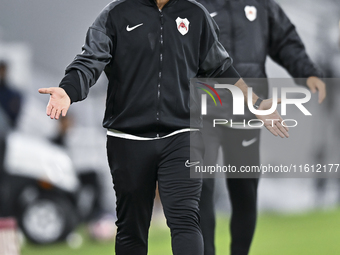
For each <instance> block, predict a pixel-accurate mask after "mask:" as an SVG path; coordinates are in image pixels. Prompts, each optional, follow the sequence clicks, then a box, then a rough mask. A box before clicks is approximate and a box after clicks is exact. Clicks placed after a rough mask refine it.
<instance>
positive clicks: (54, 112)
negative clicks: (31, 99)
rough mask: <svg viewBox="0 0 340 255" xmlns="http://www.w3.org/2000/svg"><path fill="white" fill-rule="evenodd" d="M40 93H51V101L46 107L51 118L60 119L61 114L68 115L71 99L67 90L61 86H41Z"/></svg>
mask: <svg viewBox="0 0 340 255" xmlns="http://www.w3.org/2000/svg"><path fill="white" fill-rule="evenodd" d="M39 93H40V94H50V95H51V96H50V101H49V102H48V104H47V107H46V114H47V116H50V117H51V119H56V120H57V119H59V116H60V114H62V116H63V117H65V116H66V113H67V111H68V108H69V107H70V105H71V99H70V98H69V96H68V95H67V94H66V92H65V90H64V89H62V88H59V87H51V88H41V89H39Z"/></svg>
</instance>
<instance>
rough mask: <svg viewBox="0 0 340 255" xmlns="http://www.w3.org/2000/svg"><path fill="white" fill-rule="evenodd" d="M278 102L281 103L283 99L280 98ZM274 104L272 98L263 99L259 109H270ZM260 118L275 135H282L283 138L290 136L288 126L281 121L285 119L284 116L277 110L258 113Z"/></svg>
mask: <svg viewBox="0 0 340 255" xmlns="http://www.w3.org/2000/svg"><path fill="white" fill-rule="evenodd" d="M277 103H278V104H280V103H281V99H278V102H277ZM272 104H273V100H272V99H266V100H263V101H262V102H261V104H260V106H259V108H258V110H268V109H270V108H271V106H272ZM256 117H257V118H258V119H259V120H262V121H263V122H264V126H265V127H266V128H267V129H268V130H269V131H270V132H271V133H272V134H273V135H275V136H280V137H281V138H285V137H287V138H288V137H289V134H288V128H287V127H285V126H283V125H282V124H281V123H282V121H283V119H282V117H281V116H280V114H279V113H278V111H277V110H275V112H273V113H271V114H269V115H256Z"/></svg>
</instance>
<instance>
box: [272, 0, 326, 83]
mask: <svg viewBox="0 0 340 255" xmlns="http://www.w3.org/2000/svg"><path fill="white" fill-rule="evenodd" d="M267 11H268V19H269V45H268V54H269V55H270V57H271V58H272V59H273V60H274V61H275V62H277V63H278V64H279V65H281V66H283V67H284V68H285V69H286V70H287V71H288V72H289V73H290V75H291V76H292V77H294V78H307V77H310V76H317V77H322V73H321V71H320V70H318V69H317V68H316V67H315V65H314V64H313V62H312V61H311V59H310V58H309V56H308V55H307V53H306V49H305V46H304V44H303V42H302V40H301V38H300V36H299V35H298V33H297V31H296V29H295V26H294V25H293V24H292V23H291V21H290V20H289V18H288V17H287V15H286V14H285V13H284V11H283V10H282V8H281V7H280V6H279V5H278V4H277V3H276V2H275V1H274V0H268V1H267Z"/></svg>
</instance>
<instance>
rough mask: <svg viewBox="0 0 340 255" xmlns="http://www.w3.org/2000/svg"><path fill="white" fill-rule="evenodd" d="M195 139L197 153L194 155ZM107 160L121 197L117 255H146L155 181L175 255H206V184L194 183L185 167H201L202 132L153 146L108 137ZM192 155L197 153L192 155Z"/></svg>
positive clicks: (157, 142)
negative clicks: (202, 208) (202, 213)
mask: <svg viewBox="0 0 340 255" xmlns="http://www.w3.org/2000/svg"><path fill="white" fill-rule="evenodd" d="M191 139H193V140H194V141H195V142H196V143H197V146H195V148H196V150H195V153H193V152H192V151H190V140H191ZM107 153H108V161H109V165H110V169H111V174H112V179H113V184H114V189H115V191H116V196H117V207H116V208H117V218H118V220H117V222H116V224H117V227H118V229H117V236H116V254H117V255H146V254H147V250H148V248H147V238H148V230H149V226H150V220H151V213H152V208H153V201H154V197H155V189H156V182H158V189H159V194H160V199H161V202H162V205H163V210H164V214H165V217H166V219H167V225H168V226H169V228H170V230H171V240H172V250H173V254H174V255H202V254H203V240H202V235H201V230H200V227H199V212H198V203H199V197H200V193H201V187H202V180H201V179H192V178H190V172H189V171H190V168H187V167H185V162H186V161H187V160H188V159H189V158H190V155H194V156H195V157H196V160H198V161H200V162H202V155H203V141H202V137H201V133H199V132H185V133H182V134H178V135H175V136H171V137H168V138H164V139H157V140H152V141H138V140H128V139H122V138H117V137H111V136H108V139H107ZM191 153H193V154H191Z"/></svg>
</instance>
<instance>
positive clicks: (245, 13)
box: [198, 0, 326, 255]
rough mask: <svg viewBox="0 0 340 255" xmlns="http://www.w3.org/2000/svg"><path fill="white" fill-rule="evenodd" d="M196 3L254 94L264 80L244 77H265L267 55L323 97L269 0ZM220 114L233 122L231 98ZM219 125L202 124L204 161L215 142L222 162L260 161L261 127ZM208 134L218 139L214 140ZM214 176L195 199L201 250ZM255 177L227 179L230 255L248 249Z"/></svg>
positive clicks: (211, 229) (208, 234)
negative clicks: (203, 9)
mask: <svg viewBox="0 0 340 255" xmlns="http://www.w3.org/2000/svg"><path fill="white" fill-rule="evenodd" d="M198 2H200V3H202V4H203V5H204V6H205V7H206V8H207V10H208V11H209V13H210V15H211V17H213V18H214V20H215V21H216V23H217V25H218V26H219V28H220V37H219V39H220V41H221V43H222V44H223V46H224V48H225V49H226V50H227V51H228V52H229V54H230V56H231V57H232V58H233V60H234V62H233V64H234V66H235V68H236V70H238V72H239V73H240V75H241V76H242V77H244V78H245V81H246V82H247V84H248V85H249V86H250V87H253V90H254V92H255V93H256V94H257V95H259V97H261V98H267V97H268V83H267V82H266V81H265V80H264V79H261V80H260V79H257V80H256V79H250V80H247V78H266V77H267V75H266V70H265V62H266V57H267V56H269V57H271V58H272V59H273V60H274V61H275V62H276V63H278V64H279V65H281V66H282V67H284V68H285V69H286V70H287V71H288V72H289V74H290V75H291V76H292V77H294V78H306V79H299V81H298V82H299V83H300V85H303V86H306V87H308V88H309V89H310V90H311V91H312V92H313V93H315V92H318V93H319V103H321V102H322V101H323V100H324V98H325V97H326V86H325V83H324V82H323V81H322V80H321V79H320V78H321V77H322V73H321V72H320V71H319V70H318V68H316V66H315V65H314V64H313V63H312V61H311V60H310V58H309V57H308V55H307V53H306V50H305V47H304V44H303V43H302V41H301V39H300V37H299V35H298V34H297V32H296V30H295V27H294V25H293V24H292V23H291V22H290V20H289V18H288V17H287V15H286V14H285V12H284V11H283V10H282V8H281V7H280V6H279V5H278V4H277V3H276V2H275V1H274V0H198ZM301 82H303V83H301ZM229 101H230V102H232V101H231V100H229ZM223 103H225V102H223ZM211 112H212V111H211ZM225 114H226V118H225V119H233V120H234V121H235V116H233V114H232V104H231V103H230V104H229V107H228V109H227V112H226V113H225ZM213 117H214V116H213V115H210V116H205V118H204V123H207V124H208V123H211V119H210V118H213ZM242 118H244V119H246V120H247V121H248V120H250V119H254V118H255V116H254V115H253V114H252V113H250V111H249V110H248V109H246V113H245V115H244V116H242ZM218 129H219V130H218ZM218 129H217V128H214V130H213V131H214V134H211V133H210V132H209V129H203V139H204V141H205V146H206V154H205V157H204V162H205V164H206V165H215V164H216V160H217V158H216V157H217V155H218V149H219V148H220V147H222V151H223V160H224V164H225V165H228V164H230V165H233V166H236V167H239V166H241V165H243V166H258V165H260V151H259V145H260V129H234V128H228V127H224V126H222V125H219V127H218ZM216 134H217V135H216ZM212 137H218V139H214V140H213V138H212ZM245 155H246V156H245ZM214 181H215V180H214V179H203V187H202V194H201V200H200V213H201V229H202V232H203V238H204V254H205V255H214V254H215V246H214V239H215V213H214V200H213V191H214ZM258 182H259V178H258V177H257V176H255V178H242V179H237V178H227V179H226V185H227V188H228V191H229V197H230V201H231V206H232V213H231V223H230V233H231V246H230V249H231V255H245V254H248V252H249V249H250V245H251V242H252V239H253V234H254V231H255V226H256V218H257V188H258Z"/></svg>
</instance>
